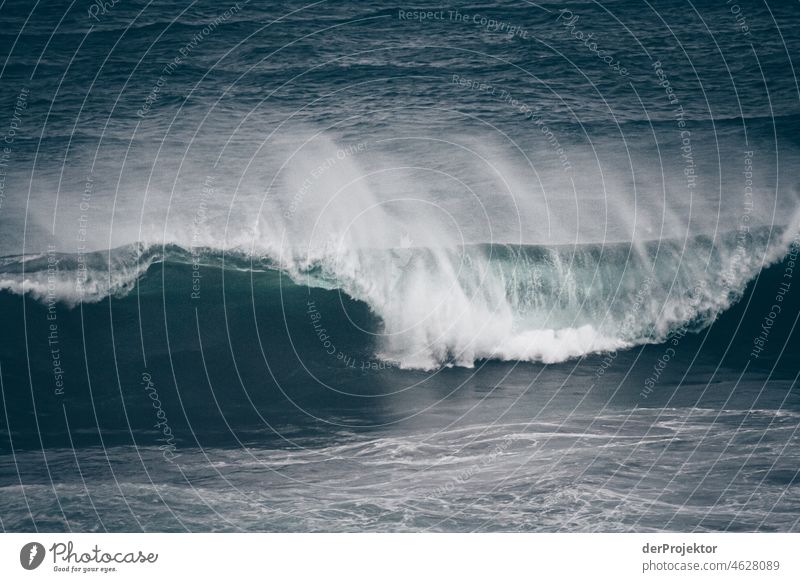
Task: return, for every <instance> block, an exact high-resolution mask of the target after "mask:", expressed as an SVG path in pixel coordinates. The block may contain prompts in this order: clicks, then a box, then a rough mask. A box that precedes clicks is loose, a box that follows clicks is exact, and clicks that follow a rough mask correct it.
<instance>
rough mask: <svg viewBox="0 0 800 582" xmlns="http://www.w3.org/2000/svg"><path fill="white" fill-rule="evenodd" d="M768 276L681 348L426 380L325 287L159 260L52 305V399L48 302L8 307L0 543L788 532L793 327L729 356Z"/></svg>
mask: <svg viewBox="0 0 800 582" xmlns="http://www.w3.org/2000/svg"><path fill="white" fill-rule="evenodd" d="M783 270H784V265H783V264H780V265H776V266H775V267H773V268H772V269H770V270H768V271H766V272H764V273H763V274H762V276H761V277H760V279H759V281H758V282H757V283H756V284H755V285H751V287H750V288H749V291H748V294H747V295H746V296H745V297H744V299H743V300H742V302H741V303H740V304H739V306H737V307H734V308H733V309H732V310H731V311H729V312H727V313H726V314H724V315H723V316H722V317H721V318H720V319H719V320H718V321H717V322H716V324H715V325H713V326H712V327H711V328H709V329H707V330H704V331H702V332H701V333H699V334H694V333H687V334H686V335H683V336H680V335H678V336H674V337H673V339H674V340H676V341H677V343H672V340H670V342H668V343H667V344H659V345H652V346H646V347H643V348H637V349H632V350H628V351H620V352H619V353H618V354H617V355H616V356H615V357H614V355H613V354H606V355H594V356H588V357H585V358H582V359H579V360H575V361H570V362H567V363H562V364H555V365H542V364H520V363H501V362H479V363H478V365H477V366H476V367H475V368H474V369H464V368H444V369H441V370H437V371H435V372H430V373H428V372H422V371H413V370H399V369H395V368H392V367H388V368H386V364H385V363H381V362H379V361H377V360H374V359H372V356H371V355H370V354H371V351H370V348H369V346H370V342H369V335H368V334H367V333H364V334H361V335H359V334H356V333H354V332H353V331H352V330H353V329H354V327H353V323H351V322H348V320H347V316H348V315H349V317H350V318H352V322H355V323H357V324H358V325H360V326H363V328H364V329H365V330H367V331H369V330H370V329H371V328H372V327H374V326H375V321H374V320H373V318H372V317H371V316H370V314H369V311H368V310H367V309H365V307H364V306H363V305H362V304H359V303H355V302H352V301H349V300H347V299H346V298H343V297H342V296H340V294H338V293H337V292H335V291H322V290H310V291H309V290H308V289H306V288H304V287H297V286H294V285H291V284H288V283H287V281H286V279H285V277H284V278H282V279H281V276H280V275H279V274H278V273H275V272H260V273H248V272H239V271H225V272H223V271H221V270H218V269H205V270H204V271H203V276H204V280H203V295H202V299H201V300H200V301H199V302H198V301H194V302H192V301H187V300H186V298H187V297H189V294H190V293H191V286H192V276H191V275H192V271H191V267H190V266H186V265H172V264H168V265H164V264H156V265H154V266H153V267H151V268H150V270H149V271H148V273H147V275H146V276H145V277H144V279H143V280H142V281H141V283H140V285H139V287H138V288H137V289H136V291H134V292H133V293H131V294H130V295H128V296H126V297H124V298H121V299H113V298H112V299H110V300H109V299H106V300H104V301H102V302H100V303H97V304H85V305H83V306H82V307H78V308H75V309H72V310H67V309H66V308H64V307H63V306H60V307H59V308H58V310H57V323H58V328H59V333H60V334H61V335H60V336H59V346H60V349H61V350H62V352H61V360H60V365H61V368H62V369H63V379H64V390H63V395H56V394H55V393H54V391H55V377H54V374H53V372H52V364H51V361H50V360H51V355H50V349H49V347H48V332H47V330H48V328H47V313H48V310H47V306H46V305H43V304H42V303H41V302H38V301H34V300H30V299H23V298H21V297H19V296H11V295H3V296H2V297H1V298H0V302H2V304H1V305H0V309H1V310H2V312H3V313H4V314H9V315H10V314H16V317H17V319H13V318H11V319H9V318H7V319H5V320H4V321H5V326H6V332H5V333H4V334H3V339H2V343H0V358H1V359H2V360H1V361H2V362H4V366H3V370H2V372H3V374H2V377H3V401H2V404H3V411H4V414H3V415H2V416H1V417H0V421H2V424H0V426H1V427H2V440H0V444H1V445H2V450H3V455H2V457H1V458H2V461H0V462H1V463H2V465H1V466H2V472H0V475H2V482H0V487H2V491H3V495H2V501H1V502H0V508H2V511H0V515H2V519H3V527H4V528H5V529H7V530H31V529H39V530H42V531H62V530H70V529H71V530H75V531H96V530H101V531H102V530H104V529H105V530H115V531H117V530H124V531H138V530H147V531H165V530H166V531H173V530H175V531H183V530H191V531H207V530H240V529H243V530H268V531H309V530H311V531H316V530H335V531H339V530H348V531H364V530H369V531H373V530H375V531H397V530H400V531H405V530H436V531H438V530H446V531H451V530H456V531H475V530H477V531H495V530H514V531H517V530H523V531H529V530H534V531H575V530H579V531H617V530H662V529H666V530H679V531H690V530H733V531H741V530H747V531H750V530H764V531H789V530H796V529H797V528H798V519H799V518H800V513H798V512H799V511H800V507H799V506H798V503H800V498H799V497H798V486H800V478H799V477H798V472H797V471H798V469H797V468H798V456H799V454H798V452H797V451H798V444H800V443H798V441H800V438H798V434H797V428H798V421H800V398H799V397H798V393H797V390H796V385H795V382H796V375H793V374H792V373H787V371H789V370H796V369H797V366H798V361H797V354H798V352H797V343H798V342H797V334H796V333H795V332H792V329H793V327H794V325H795V322H796V315H795V317H794V321H790V318H784V319H783V320H778V322H777V323H776V324H775V327H774V328H773V331H772V332H771V335H770V338H769V343H768V348H767V349H766V350H765V351H764V352H763V353H762V355H761V357H760V358H757V359H752V358H750V359H748V353H747V351H749V346H747V345H746V344H748V343H749V340H748V341H745V340H744V339H743V338H744V336H750V335H752V334H753V333H754V331H753V330H755V329H758V324H759V322H758V321H757V319H756V315H755V314H761V317H763V315H766V314H767V313H768V312H769V309H768V308H769V306H770V305H771V301H770V299H771V297H770V295H771V294H772V293H773V291H774V289H775V285H776V283H777V282H778V281H779V279H780V277H781V276H782V274H783ZM223 276H224V279H225V281H224V289H225V290H226V296H225V299H226V303H225V304H224V305H225V307H221V305H222V304H221V302H220V301H219V295H220V294H221V293H222V289H223V281H222V278H223ZM251 286H252V287H251ZM253 294H255V296H257V297H259V298H260V299H261V300H260V301H259V303H258V305H257V306H256V307H255V313H254V311H253V302H252V297H253V296H254V295H253ZM794 295H796V293H795V294H794ZM794 295H792V294H789V295H788V297H789V298H791V299H792V305H793V306H794V305H796V297H795V296H794ZM279 296H282V303H281V302H280V301H277V300H276V299H277V298H278V297H279ZM309 301H314V304H315V306H316V308H317V309H318V310H319V311H320V312H321V313H323V317H324V318H325V320H326V328H327V330H328V332H329V335H330V337H331V338H332V340H333V342H335V345H336V350H337V354H338V353H339V352H340V351H341V352H342V353H344V354H347V356H346V357H347V358H352V361H350V360H347V361H345V360H343V359H337V356H336V355H331V356H328V355H327V354H326V353H325V352H324V351H323V348H322V347H321V343H320V340H319V339H318V336H317V333H316V332H315V330H314V327H313V325H312V320H311V319H310V318H309V315H308V313H307V311H308V310H307V307H305V306H307V305H308V302H309ZM787 301H788V299H787ZM746 305H747V306H748V307H747V309H746V311H745V306H746ZM787 305H788V303H787ZM304 307H305V308H304ZM751 313H752V314H754V315H750V314H751ZM23 317H24V318H25V321H23V319H22V318H23ZM112 321H113V328H112V327H111V326H110V325H109V324H110V323H111V322H112ZM254 321H257V322H258V325H257V326H256V325H253V322H254ZM737 328H738V329H737ZM111 329H113V335H112V334H111V332H110V330H111ZM287 330H289V331H287ZM348 330H349V331H348ZM25 333H27V346H28V348H27V354H26V352H25V346H26V339H25V335H24V334H25ZM140 334H144V336H145V337H146V338H147V341H146V342H145V343H144V347H145V351H144V352H143V351H142V345H143V344H142V342H141V337H142V336H141V335H140ZM290 338H291V339H290ZM668 346H673V351H669V352H667V351H666V350H667V349H668ZM742 346H744V347H742ZM745 348H748V350H747V351H745ZM109 354H112V355H109ZM665 354H666V355H668V356H669V357H668V358H666V359H668V360H669V361H668V362H667V363H666V365H663V366H659V365H658V362H659V360H662V361H664V360H665ZM26 357H27V361H30V362H31V365H30V368H29V369H25V368H24V367H18V368H14V367H11V366H9V365H8V364H5V362H9V361H26ZM145 357H146V360H147V363H146V364H145V363H144V358H145ZM300 362H302V363H303V364H304V365H305V366H306V367H305V369H304V368H303V367H301V366H300V364H299V363H300ZM346 364H350V366H351V367H349V368H348V367H347V365H346ZM362 366H363V368H364V369H362ZM376 367H378V368H386V369H377V370H376V369H374V368H376ZM353 368H355V369H353ZM601 370H602V372H601ZM656 370H660V371H659V372H658V373H657V372H656ZM29 374H30V376H29ZM648 379H649V380H650V382H649V383H648ZM654 379H655V382H653V380H654ZM29 382H32V384H30V383H29ZM31 385H32V386H33V387H34V388H33V390H30V389H26V387H30V386H31ZM646 386H651V387H652V390H651V391H650V392H648V390H647V389H646ZM153 394H155V395H156V396H155V397H156V398H157V399H158V400H157V404H156V401H155V400H154V399H153V397H152V395H153ZM645 394H646V397H645ZM159 410H161V411H163V412H161V413H159ZM159 418H161V421H159ZM159 422H160V423H161V426H160V427H155V426H154V425H156V424H157V423H159ZM165 427H168V428H166V429H165ZM9 429H10V431H9ZM168 437H169V438H168ZM159 447H161V448H160V449H159ZM21 484H24V487H23V486H22V485H21Z"/></svg>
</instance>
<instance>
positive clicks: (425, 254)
mask: <svg viewBox="0 0 800 582" xmlns="http://www.w3.org/2000/svg"><path fill="white" fill-rule="evenodd" d="M797 247H798V237H797V235H796V233H795V232H793V231H790V230H786V229H766V228H761V229H754V230H751V231H749V232H747V233H744V232H733V233H726V234H725V235H723V236H721V237H720V238H719V239H718V240H717V241H714V240H712V239H711V238H708V237H696V238H694V239H691V240H684V241H677V240H662V241H651V242H648V243H642V244H630V243H628V244H625V243H616V244H606V245H577V246H573V247H569V246H550V247H548V246H521V245H507V244H496V245H468V246H461V247H438V248H437V247H412V246H405V247H399V248H384V249H375V248H371V249H361V248H347V247H343V246H342V245H341V244H340V245H334V244H331V245H327V246H321V247H316V248H313V249H312V248H307V249H305V250H303V251H300V250H297V249H295V250H294V251H293V252H288V251H286V250H285V249H284V251H283V252H280V253H275V254H252V253H246V252H244V251H243V250H241V249H231V250H228V251H224V250H222V249H216V250H215V249H208V248H204V249H184V248H181V247H177V246H168V247H156V246H149V247H148V246H145V245H142V244H137V245H132V246H128V247H122V248H118V249H114V250H112V251H110V252H95V253H88V254H85V255H65V254H57V253H54V252H51V253H45V254H44V255H35V256H30V257H7V258H6V259H4V260H3V262H2V267H0V285H1V286H2V288H3V289H5V290H7V291H10V292H13V293H18V294H19V293H28V294H30V295H31V296H32V297H34V298H36V299H39V300H41V301H42V302H45V303H48V304H50V303H53V302H61V303H64V304H67V305H69V306H75V305H77V304H79V303H81V302H97V301H100V300H102V299H104V298H106V297H108V296H116V297H120V296H124V295H126V294H127V293H129V292H130V291H131V290H132V289H133V288H134V287H135V284H136V281H137V280H138V279H139V278H140V277H141V276H142V275H143V274H145V273H147V271H148V269H149V268H150V267H151V265H153V264H154V263H160V262H167V263H177V264H185V265H191V266H192V268H193V269H195V271H194V272H195V273H196V275H197V277H198V278H199V277H200V276H201V270H203V269H207V268H209V267H213V268H226V269H237V270H248V271H259V270H280V271H282V272H284V273H285V274H287V275H288V276H289V277H290V278H291V279H292V281H293V282H294V284H296V285H298V286H302V285H306V286H310V287H317V288H323V289H331V290H339V291H341V292H343V293H345V294H346V295H348V296H349V297H350V298H352V299H355V300H357V301H360V302H363V303H365V304H366V305H367V306H368V308H369V309H370V310H371V311H372V312H373V314H374V315H376V316H377V317H378V319H379V321H380V326H379V329H376V330H374V332H372V333H374V334H375V335H377V337H378V347H377V352H378V353H377V354H376V355H377V356H378V357H380V358H381V359H383V360H385V361H386V362H391V363H394V364H397V365H399V367H403V368H418V369H433V368H437V367H440V366H443V365H457V366H466V367H471V366H473V365H474V363H475V362H476V361H478V360H483V359H496V360H521V361H531V362H545V363H555V362H562V361H565V360H567V359H570V358H575V357H579V356H583V355H586V354H589V353H593V352H609V351H615V350H619V349H624V348H629V347H632V346H635V345H641V344H647V343H658V342H662V341H664V340H665V339H666V338H667V337H668V336H669V335H670V334H672V333H674V332H676V331H677V330H699V329H702V328H704V327H706V326H708V325H709V324H711V323H712V322H713V321H714V320H715V319H716V318H717V317H718V316H719V315H720V314H721V313H722V312H724V311H725V310H727V309H728V308H729V307H730V306H731V305H733V304H734V303H735V302H736V301H737V300H738V299H739V298H740V297H741V295H742V293H743V291H744V289H745V286H746V285H747V283H748V282H749V281H751V280H752V279H753V278H754V277H755V276H756V275H758V273H759V272H760V271H761V269H762V268H764V267H766V266H768V265H770V264H772V263H774V262H775V261H777V260H779V259H781V258H783V257H784V256H785V254H786V253H787V252H789V253H794V254H796V253H797ZM290 285H291V283H290ZM254 300H255V301H278V300H281V297H279V296H268V297H263V298H262V297H258V296H254ZM311 311H313V310H311ZM312 319H313V317H312ZM351 325H355V324H353V323H351Z"/></svg>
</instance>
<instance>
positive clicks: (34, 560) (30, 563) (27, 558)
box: [19, 542, 45, 570]
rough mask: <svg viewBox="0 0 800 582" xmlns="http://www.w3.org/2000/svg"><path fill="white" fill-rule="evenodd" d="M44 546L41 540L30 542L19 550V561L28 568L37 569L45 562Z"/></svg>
mask: <svg viewBox="0 0 800 582" xmlns="http://www.w3.org/2000/svg"><path fill="white" fill-rule="evenodd" d="M44 554H45V551H44V546H43V545H42V544H40V543H39V542H28V543H27V544H25V545H24V546H22V549H21V550H20V551H19V563H20V564H22V567H23V568H25V569H26V570H35V569H36V568H38V567H39V566H41V565H42V562H44Z"/></svg>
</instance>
